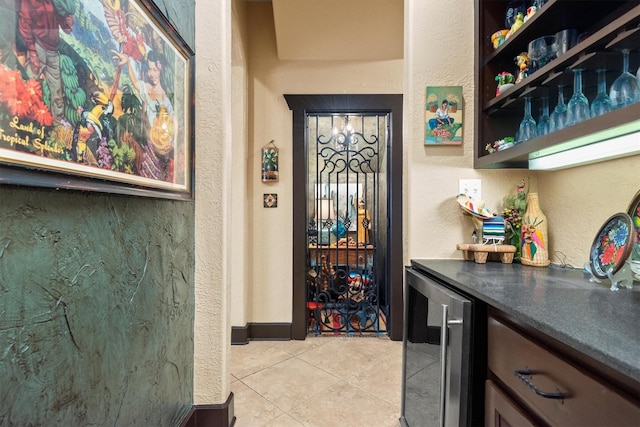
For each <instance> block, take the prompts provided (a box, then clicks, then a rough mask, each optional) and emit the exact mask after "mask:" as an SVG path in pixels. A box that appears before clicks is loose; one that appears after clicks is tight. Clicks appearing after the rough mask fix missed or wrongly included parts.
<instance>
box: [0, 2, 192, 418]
mask: <svg viewBox="0 0 640 427" xmlns="http://www.w3.org/2000/svg"><path fill="white" fill-rule="evenodd" d="M96 1H97V0H96ZM155 3H156V4H157V5H158V7H159V8H160V10H161V11H162V12H163V13H164V14H165V15H166V16H167V17H168V18H169V21H171V23H172V24H173V26H174V27H175V28H177V29H178V31H179V32H180V34H181V35H182V37H183V39H184V40H185V41H186V42H187V44H189V45H190V46H191V47H192V49H193V47H194V40H195V29H194V16H195V15H194V14H195V2H194V1H193V0H187V1H180V2H168V1H162V0H155ZM194 50H195V49H194ZM0 167H2V166H0ZM194 265H195V255H194V203H193V202H175V201H167V200H161V199H150V198H138V197H127V196H117V195H109V194H101V193H83V192H77V191H75V192H74V191H55V190H47V189H38V188H26V187H14V186H2V185H0V426H14V425H15V426H44V425H46V426H62V425H64V426H78V425H94V426H103V425H109V426H129V425H142V426H172V425H175V424H176V423H177V422H178V421H179V420H180V418H181V417H182V416H183V415H184V414H185V411H187V410H188V409H189V408H190V407H191V404H192V402H193V322H194Z"/></svg>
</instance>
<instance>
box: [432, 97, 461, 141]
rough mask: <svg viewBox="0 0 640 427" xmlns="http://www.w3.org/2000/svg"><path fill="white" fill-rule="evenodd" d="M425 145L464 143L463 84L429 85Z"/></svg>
mask: <svg viewBox="0 0 640 427" xmlns="http://www.w3.org/2000/svg"><path fill="white" fill-rule="evenodd" d="M424 125H425V141H424V143H425V145H461V144H462V86H427V90H426V102H425V120H424Z"/></svg>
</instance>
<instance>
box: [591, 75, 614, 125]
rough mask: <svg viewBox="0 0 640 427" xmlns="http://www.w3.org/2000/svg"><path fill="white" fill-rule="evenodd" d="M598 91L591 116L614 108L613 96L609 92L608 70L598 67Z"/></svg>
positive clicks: (596, 115)
mask: <svg viewBox="0 0 640 427" xmlns="http://www.w3.org/2000/svg"><path fill="white" fill-rule="evenodd" d="M596 73H598V93H597V94H596V97H595V98H593V102H592V103H591V117H598V116H601V115H603V114H605V113H608V112H610V111H611V110H613V107H612V105H611V98H609V94H608V93H607V70H605V69H602V68H600V69H598V70H596Z"/></svg>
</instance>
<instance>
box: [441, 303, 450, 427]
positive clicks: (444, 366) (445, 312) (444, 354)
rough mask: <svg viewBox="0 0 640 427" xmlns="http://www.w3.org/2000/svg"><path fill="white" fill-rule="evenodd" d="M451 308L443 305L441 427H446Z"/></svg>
mask: <svg viewBox="0 0 640 427" xmlns="http://www.w3.org/2000/svg"><path fill="white" fill-rule="evenodd" d="M448 317H449V306H448V305H446V304H442V324H441V325H440V427H444V410H445V403H446V402H445V398H446V397H447V351H448V348H449V342H448V340H449V334H447V319H448Z"/></svg>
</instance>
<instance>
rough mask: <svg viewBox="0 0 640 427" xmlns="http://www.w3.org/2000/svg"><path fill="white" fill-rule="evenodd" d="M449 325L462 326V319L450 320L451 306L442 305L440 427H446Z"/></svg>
mask: <svg viewBox="0 0 640 427" xmlns="http://www.w3.org/2000/svg"><path fill="white" fill-rule="evenodd" d="M449 325H462V319H452V320H449V306H448V305H446V304H442V324H441V325H440V427H444V422H445V420H444V414H445V406H446V397H447V358H448V357H449V356H448V351H449V334H448V329H449Z"/></svg>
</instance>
